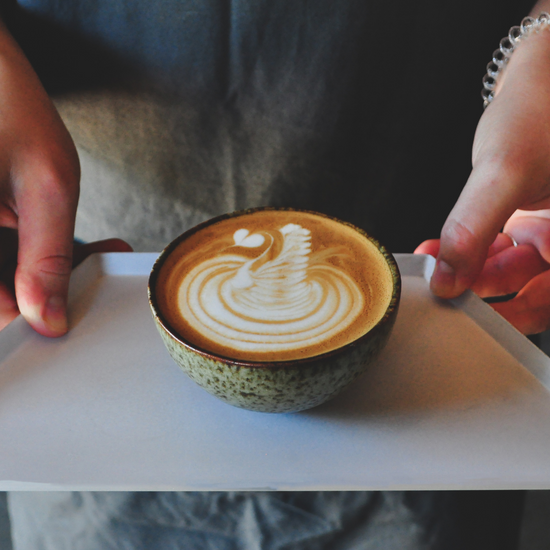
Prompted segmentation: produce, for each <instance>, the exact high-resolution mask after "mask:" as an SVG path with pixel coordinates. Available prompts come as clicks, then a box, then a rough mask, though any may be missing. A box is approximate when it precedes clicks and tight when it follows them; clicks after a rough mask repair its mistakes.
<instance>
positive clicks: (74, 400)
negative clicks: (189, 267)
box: [0, 254, 550, 490]
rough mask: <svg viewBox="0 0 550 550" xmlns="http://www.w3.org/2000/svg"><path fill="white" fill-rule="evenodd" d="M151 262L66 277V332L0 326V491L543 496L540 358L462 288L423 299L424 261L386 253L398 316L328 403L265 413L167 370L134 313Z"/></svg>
mask: <svg viewBox="0 0 550 550" xmlns="http://www.w3.org/2000/svg"><path fill="white" fill-rule="evenodd" d="M155 258H156V254H104V255H96V256H92V257H91V258H89V259H88V260H87V261H86V262H85V263H84V264H82V265H81V266H80V267H79V268H78V269H77V270H76V271H75V273H74V276H73V281H72V287H71V300H70V310H71V325H72V329H71V331H70V333H69V334H68V335H67V336H65V337H63V338H60V339H57V340H52V339H48V338H45V337H42V336H39V335H38V334H36V333H34V332H33V331H32V330H31V329H30V328H29V327H28V325H27V324H26V323H25V321H24V320H23V319H22V318H18V319H16V320H15V321H14V322H13V323H11V324H10V325H9V326H8V327H7V328H6V329H5V330H4V331H2V332H1V333H0V480H2V481H0V490H13V489H31V490H34V489H36V490H68V489H72V490H103V489H110V490H229V489H238V490H258V489H262V490H264V489H274V490H313V489H319V490H321V489H323V490H336V489H351V490H359V489H447V488H448V489H503V488H550V394H549V392H548V388H550V359H549V358H548V357H547V356H546V355H544V354H543V353H542V352H540V351H539V350H538V349H537V348H536V347H535V346H533V345H532V344H531V343H530V342H529V341H528V340H527V339H526V338H524V337H523V336H522V335H521V334H519V333H518V332H517V331H515V329H513V328H512V327H511V326H510V325H509V324H508V323H506V322H505V321H504V320H503V319H502V318H500V317H499V316H498V315H497V314H496V313H494V312H493V310H492V309H491V308H490V307H489V306H487V305H486V304H485V303H483V302H482V301H481V300H480V299H479V298H477V297H476V296H475V295H473V294H471V293H467V294H466V295H464V296H463V297H461V298H460V299H458V300H455V301H453V302H452V303H444V302H441V301H439V300H436V299H434V298H433V296H432V295H431V294H430V292H429V290H428V283H427V280H428V278H429V274H430V273H431V270H432V269H433V259H432V258H429V257H427V256H412V255H397V256H396V258H397V260H398V262H399V266H400V268H401V272H402V275H403V283H404V286H403V297H402V302H401V309H400V313H399V316H398V319H397V323H396V326H395V331H394V333H393V335H392V337H391V340H390V342H389V344H388V346H387V348H386V349H385V350H384V352H383V354H382V357H381V358H380V359H379V360H378V361H377V362H376V363H375V364H374V365H373V366H372V368H371V369H370V371H369V372H368V373H367V374H365V375H364V376H363V377H361V378H360V379H359V381H358V382H357V383H356V384H355V385H354V386H353V387H352V388H351V389H349V390H347V391H346V392H344V393H343V394H342V395H341V396H339V397H338V398H336V399H335V400H334V401H332V402H330V403H327V404H325V405H323V406H321V407H318V408H316V409H312V410H310V411H305V412H302V413H297V414H282V415H281V414H279V415H269V414H263V413H255V412H250V411H245V410H241V409H237V408H234V407H231V406H229V405H226V404H224V403H222V402H221V401H218V400H217V399H216V398H214V397H212V396H210V395H209V394H208V393H206V392H204V391H203V390H202V389H200V388H199V387H198V386H196V385H195V384H194V383H193V382H191V381H190V380H189V379H188V378H187V377H186V376H185V375H184V374H183V373H182V372H181V371H180V370H179V368H178V367H177V366H176V365H175V363H173V362H172V360H171V359H170V357H169V355H168V353H167V352H166V351H165V349H164V347H163V345H162V343H161V340H160V337H159V336H158V334H157V333H156V330H155V328H154V325H153V321H152V318H151V315H150V312H149V306H148V304H147V293H146V287H147V278H148V274H149V270H150V268H151V266H152V264H153V262H154V260H155Z"/></svg>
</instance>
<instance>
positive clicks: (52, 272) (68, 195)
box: [15, 168, 78, 336]
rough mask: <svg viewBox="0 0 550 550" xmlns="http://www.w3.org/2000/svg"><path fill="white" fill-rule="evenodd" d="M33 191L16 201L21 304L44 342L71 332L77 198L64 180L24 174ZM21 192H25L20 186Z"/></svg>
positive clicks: (17, 280) (37, 173)
mask: <svg viewBox="0 0 550 550" xmlns="http://www.w3.org/2000/svg"><path fill="white" fill-rule="evenodd" d="M21 177H24V178H25V181H26V182H32V185H29V184H28V183H27V185H26V186H25V190H24V193H21V196H19V197H16V200H17V204H18V214H19V251H18V267H17V271H16V275H15V291H16V297H17V303H18V304H19V309H20V310H21V313H22V315H23V316H24V317H25V319H26V320H27V321H28V322H29V324H30V325H31V326H32V327H33V328H34V329H35V330H36V331H37V332H39V333H40V334H43V335H44V336H61V335H62V334H65V333H66V332H67V315H66V308H67V292H68V286H69V277H70V274H71V267H72V249H73V231H74V219H75V212H76V204H77V201H78V192H75V187H74V185H71V184H70V183H69V184H67V183H66V182H67V179H66V175H65V174H59V173H57V172H56V171H53V172H47V171H44V169H43V168H42V169H35V170H34V171H30V170H27V171H24V172H23V174H22V175H21ZM22 187H23V186H22Z"/></svg>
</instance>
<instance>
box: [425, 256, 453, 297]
mask: <svg viewBox="0 0 550 550" xmlns="http://www.w3.org/2000/svg"><path fill="white" fill-rule="evenodd" d="M455 284H456V272H455V270H454V268H453V267H452V266H450V265H449V264H448V263H447V262H444V261H443V260H438V262H437V263H436V265H435V271H434V274H433V276H432V280H431V283H430V286H431V288H432V291H433V292H434V294H437V295H438V296H441V297H443V298H446V297H448V296H450V295H452V294H453V291H454V288H455Z"/></svg>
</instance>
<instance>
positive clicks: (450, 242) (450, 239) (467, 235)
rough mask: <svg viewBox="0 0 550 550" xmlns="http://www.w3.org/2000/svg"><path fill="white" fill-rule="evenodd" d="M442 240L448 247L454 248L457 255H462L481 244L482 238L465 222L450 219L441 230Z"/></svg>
mask: <svg viewBox="0 0 550 550" xmlns="http://www.w3.org/2000/svg"><path fill="white" fill-rule="evenodd" d="M441 241H442V242H444V243H445V244H446V245H447V247H446V248H447V249H449V248H450V249H452V250H454V253H455V255H457V256H462V255H464V254H467V253H468V252H469V251H471V250H472V249H474V248H476V247H477V246H478V245H479V244H480V239H479V238H478V237H477V236H476V234H475V233H474V232H473V231H472V230H471V229H470V228H469V227H468V226H467V225H466V224H465V223H463V222H461V221H459V220H455V219H449V220H447V222H446V223H445V225H444V226H443V229H442V231H441Z"/></svg>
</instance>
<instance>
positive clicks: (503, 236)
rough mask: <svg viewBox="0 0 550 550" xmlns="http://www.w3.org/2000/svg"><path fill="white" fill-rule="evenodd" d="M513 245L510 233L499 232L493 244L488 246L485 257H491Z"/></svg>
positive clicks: (514, 244)
mask: <svg viewBox="0 0 550 550" xmlns="http://www.w3.org/2000/svg"><path fill="white" fill-rule="evenodd" d="M514 246H516V243H514V239H513V238H512V236H511V235H508V234H507V233H499V234H498V235H497V238H496V239H495V240H494V242H493V244H492V245H491V246H490V247H489V251H488V253H487V258H491V257H492V256H494V255H495V254H498V253H499V252H502V251H503V250H506V249H507V248H511V247H514Z"/></svg>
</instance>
